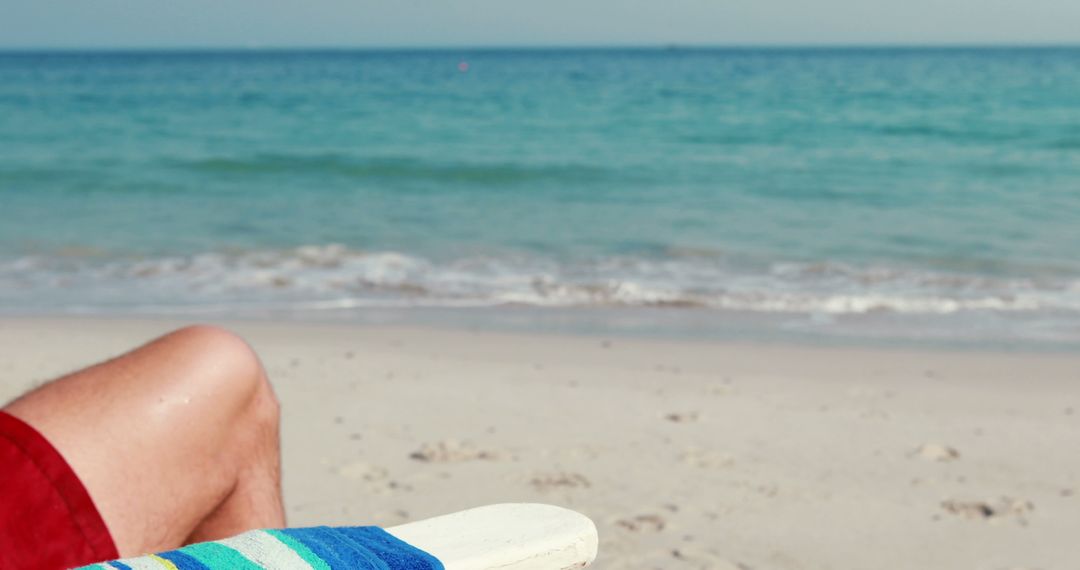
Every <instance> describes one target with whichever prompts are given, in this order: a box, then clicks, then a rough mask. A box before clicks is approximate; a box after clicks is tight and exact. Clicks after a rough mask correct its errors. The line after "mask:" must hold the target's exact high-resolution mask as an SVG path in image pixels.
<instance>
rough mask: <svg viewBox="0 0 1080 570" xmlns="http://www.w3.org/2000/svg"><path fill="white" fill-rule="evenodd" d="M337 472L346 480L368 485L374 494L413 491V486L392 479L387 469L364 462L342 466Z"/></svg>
mask: <svg viewBox="0 0 1080 570" xmlns="http://www.w3.org/2000/svg"><path fill="white" fill-rule="evenodd" d="M336 471H337V474H338V475H340V476H342V477H344V478H346V479H349V480H352V481H362V482H364V483H366V484H367V486H368V489H369V490H370V491H371V492H373V493H390V492H394V491H411V490H412V486H410V485H407V484H403V483H400V482H398V481H395V480H393V479H391V478H390V472H389V471H387V470H386V469H385V468H383V467H379V466H378V465H371V464H369V463H364V462H363V461H356V462H353V463H348V464H346V465H342V466H340V467H338V468H337V470H336Z"/></svg>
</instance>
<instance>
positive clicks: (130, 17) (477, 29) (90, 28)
mask: <svg viewBox="0 0 1080 570" xmlns="http://www.w3.org/2000/svg"><path fill="white" fill-rule="evenodd" d="M1078 22H1080V1H1078V0H888V1H884V0H531V1H528V2H526V1H523V0H182V1H176V0H168V1H166V0H0V48H184V47H188V48H213V47H390V48H395V47H420V48H423V47H463V46H605V45H608V46H623V45H643V46H648V45H670V44H678V45H719V46H724V45H850V44H855V45H866V44H885V45H896V44H903V45H908V44H913V45H926V44H932V45H938V44H1080V25H1078Z"/></svg>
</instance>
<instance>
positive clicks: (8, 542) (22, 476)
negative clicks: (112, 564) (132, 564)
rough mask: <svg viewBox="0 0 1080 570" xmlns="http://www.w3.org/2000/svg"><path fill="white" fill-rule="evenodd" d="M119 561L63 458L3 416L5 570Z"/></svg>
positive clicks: (0, 491) (0, 546)
mask: <svg viewBox="0 0 1080 570" xmlns="http://www.w3.org/2000/svg"><path fill="white" fill-rule="evenodd" d="M118 557H119V555H118V554H117V552H116V546H115V545H114V544H113V540H112V537H111V536H109V529H108V527H106V526H105V521H104V520H102V519H101V514H99V513H98V510H97V507H95V506H94V502H93V501H92V500H91V499H90V494H89V493H87V492H86V488H85V487H83V484H82V482H81V481H79V478H78V476H76V475H75V472H74V471H72V470H71V467H70V466H69V465H68V464H67V461H64V458H63V457H62V456H61V455H60V452H59V451H57V450H56V448H54V447H53V446H52V444H50V443H49V442H48V441H47V440H46V439H45V438H44V437H43V436H42V435H41V434H40V433H38V431H37V430H35V429H34V428H32V427H30V426H29V425H27V424H26V423H24V422H23V421H22V420H19V419H18V418H16V417H14V416H12V415H10V414H7V413H4V412H3V411H0V568H2V569H4V570H54V569H60V568H71V567H74V566H81V565H84V564H90V563H93V562H98V561H101V560H112V559H114V558H118Z"/></svg>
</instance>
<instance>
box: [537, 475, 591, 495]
mask: <svg viewBox="0 0 1080 570" xmlns="http://www.w3.org/2000/svg"><path fill="white" fill-rule="evenodd" d="M529 483H530V484H531V485H532V486H533V487H535V488H536V490H537V491H541V492H547V491H554V490H555V489H588V488H589V487H592V483H590V482H589V480H588V479H586V478H585V476H584V475H582V474H581V473H566V472H560V473H545V474H541V475H537V476H536V477H533V478H532V480H531V481H529Z"/></svg>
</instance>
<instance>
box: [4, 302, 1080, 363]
mask: <svg viewBox="0 0 1080 570" xmlns="http://www.w3.org/2000/svg"><path fill="white" fill-rule="evenodd" d="M785 319H791V320H792V321H796V320H798V321H802V320H806V319H807V317H806V316H805V315H794V316H790V315H789V316H784V315H774V314H749V315H745V314H743V315H738V314H736V315H734V316H733V315H732V314H729V313H722V312H712V310H702V309H682V308H672V307H633V308H626V307H620V308H602V307H588V308H580V307H578V308H552V307H535V306H492V307H470V308H446V307H410V308H392V309H383V308H374V309H364V310H363V311H354V312H341V313H337V314H332V313H329V312H328V313H314V312H302V313H284V312H283V313H265V314H256V313H246V314H245V313H240V314H237V313H228V314H226V313H203V314H198V313H195V314H186V315H179V314H169V313H153V312H150V313H125V312H117V311H114V312H105V311H102V312H85V313H66V312H55V313H49V312H38V311H28V312H25V313H11V312H7V313H4V312H0V325H2V324H3V323H8V322H11V323H14V322H20V321H26V322H82V321H86V322H118V323H162V324H173V325H181V324H184V323H225V324H235V325H246V324H250V325H256V326H257V325H266V326H270V327H279V326H284V327H290V326H291V327H299V328H304V327H339V328H343V329H350V330H352V329H360V330H363V329H372V328H380V327H390V328H396V329H408V330H416V331H424V330H429V331H445V332H455V331H457V332H460V331H466V332H470V333H490V334H504V335H513V336H522V337H528V336H536V337H545V338H546V337H573V338H582V339H597V338H613V339H625V340H639V341H643V342H649V341H656V342H672V343H705V344H710V345H715V344H725V345H740V346H773V347H790V348H809V349H813V348H820V349H837V350H842V349H856V350H881V351H910V352H916V353H917V352H928V353H941V352H960V353H994V354H998V353H1007V354H1042V355H1072V354H1078V353H1080V342H1075V341H1072V340H1045V339H1043V340H1028V339H1005V338H993V337H979V336H972V337H969V338H963V337H952V338H934V337H930V338H922V337H918V336H917V335H916V334H914V333H915V331H908V333H907V335H900V334H898V333H893V334H892V335H890V334H888V333H885V334H880V335H876V336H875V335H859V334H858V332H859V331H857V330H853V331H844V332H837V331H835V330H811V329H805V330H798V329H796V328H791V327H785V326H784V325H783V324H782V323H783V321H784V320H785ZM789 322H791V321H789Z"/></svg>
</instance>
